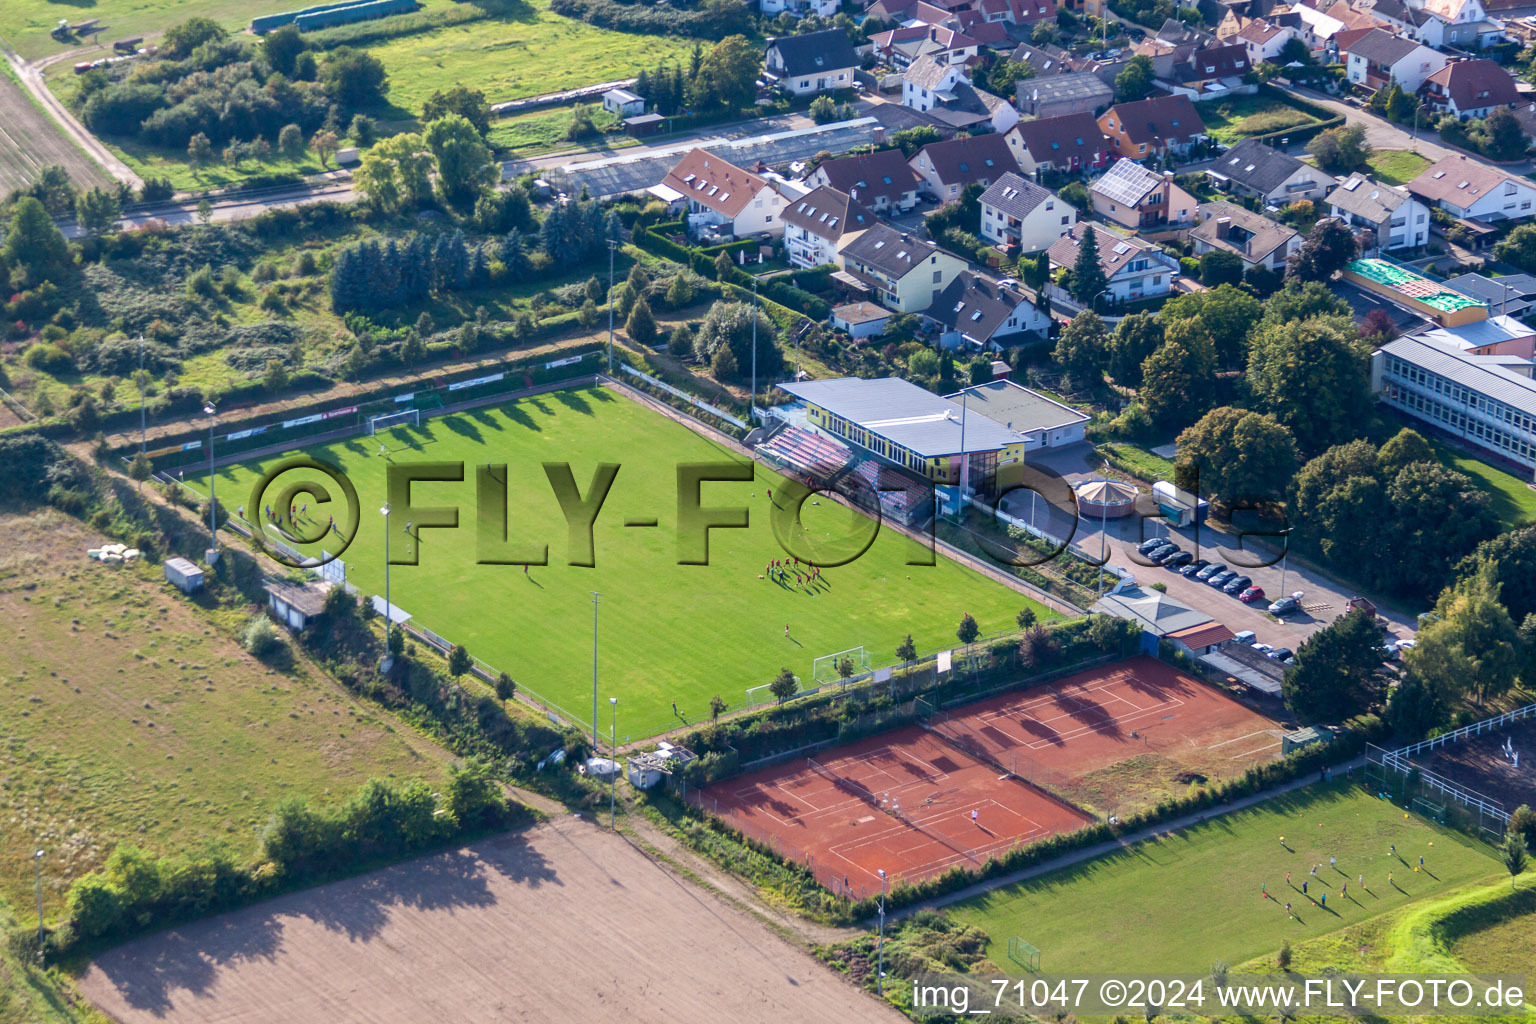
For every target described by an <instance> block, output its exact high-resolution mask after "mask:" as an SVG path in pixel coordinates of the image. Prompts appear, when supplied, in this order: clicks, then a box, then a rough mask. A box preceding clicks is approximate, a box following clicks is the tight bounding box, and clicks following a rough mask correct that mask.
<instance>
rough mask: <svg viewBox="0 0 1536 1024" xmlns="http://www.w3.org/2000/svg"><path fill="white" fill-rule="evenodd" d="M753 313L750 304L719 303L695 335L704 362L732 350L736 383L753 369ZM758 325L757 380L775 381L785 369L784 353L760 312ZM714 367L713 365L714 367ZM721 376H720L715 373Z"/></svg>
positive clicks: (769, 323) (698, 351)
mask: <svg viewBox="0 0 1536 1024" xmlns="http://www.w3.org/2000/svg"><path fill="white" fill-rule="evenodd" d="M753 315H754V314H753V310H752V305H751V303H747V302H724V301H721V302H716V303H715V304H714V305H712V306H710V307H709V312H708V313H705V314H704V321H703V323H701V324H700V325H699V329H698V332H697V333H696V334H695V335H694V339H693V349H694V353H695V355H696V356H697V357H698V358H699V360H700V361H701V362H702V361H704V360H715V359H717V358H718V356H717V353H718V352H719V350H720V349H721V348H722V347H724V348H729V349H730V350H731V362H732V363H733V364H734V366H735V368H736V369H735V371H734V373H733V374H730V375H728V377H729V379H736V378H737V377H739V376H740V375H741V374H744V373H750V372H751V369H752V335H753V328H752V325H753ZM756 323H757V376H758V380H759V381H764V380H772V379H775V378H777V377H778V374H779V373H780V372H781V371H782V370H783V369H784V353H783V351H782V350H781V349H780V348H779V344H778V340H777V338H776V333H775V330H774V326H773V321H771V320H769V319H768V318H767V317H766V316H765V315H763V314H762V313H761V312H758V313H757V314H756ZM712 365H713V363H712ZM716 376H717V377H718V376H719V373H718V372H717V373H716Z"/></svg>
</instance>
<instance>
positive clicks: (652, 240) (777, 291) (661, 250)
mask: <svg viewBox="0 0 1536 1024" xmlns="http://www.w3.org/2000/svg"><path fill="white" fill-rule="evenodd" d="M683 231H684V226H683V224H682V222H681V221H669V222H667V223H664V224H651V225H648V226H647V227H645V228H643V229H640V230H637V231H636V232H635V233H634V243H635V244H636V245H638V246H639V247H640V248H642V249H644V250H645V251H646V252H649V253H651V254H653V255H656V256H662V257H665V258H666V259H669V260H672V261H673V262H675V263H681V264H683V265H685V266H688V267H691V268H692V269H693V271H694V272H695V273H697V274H699V275H701V276H703V277H710V278H714V279H716V280H720V281H721V283H722V284H726V285H735V286H737V287H738V288H743V289H745V290H746V291H747V292H749V293H750V292H751V290H752V275H751V274H748V273H746V272H745V271H743V270H741V269H740V268H739V267H736V266H734V265H733V266H732V268H731V272H730V273H729V274H728V275H726V277H725V278H724V279H721V277H720V274H719V273H718V272H717V271H716V268H715V259H716V257H718V256H719V255H720V254H721V253H731V254H734V253H737V252H742V251H746V250H751V249H755V248H756V247H757V246H758V244H759V243H758V242H756V241H754V240H752V239H745V240H742V241H736V242H728V243H726V244H725V245H717V246H713V247H711V248H708V249H696V248H693V247H691V246H684V245H679V244H678V243H676V242H674V241H673V240H672V239H671V238H669V237H668V236H669V235H673V234H682V233H683ZM757 291H758V295H759V296H760V297H766V298H768V299H771V300H772V301H774V302H776V303H778V304H779V305H780V306H782V307H784V308H785V309H788V310H790V311H792V312H793V311H795V310H799V311H800V313H797V314H796V316H797V317H799V316H802V315H803V316H807V317H810V318H811V319H812V320H825V319H827V317H829V316H831V314H832V304H831V303H829V302H828V301H827V300H826V299H823V298H822V297H821V296H819V295H813V294H811V293H810V292H807V291H802V290H801V289H799V288H796V287H795V286H794V285H792V284H786V283H784V282H783V281H781V280H778V279H775V278H770V279H767V280H762V279H759V280H758V285H757ZM775 319H777V318H775Z"/></svg>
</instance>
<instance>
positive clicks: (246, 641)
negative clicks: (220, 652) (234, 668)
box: [240, 614, 287, 661]
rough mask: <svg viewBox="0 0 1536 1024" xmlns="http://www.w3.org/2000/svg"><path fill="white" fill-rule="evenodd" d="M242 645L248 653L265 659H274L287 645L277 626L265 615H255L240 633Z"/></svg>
mask: <svg viewBox="0 0 1536 1024" xmlns="http://www.w3.org/2000/svg"><path fill="white" fill-rule="evenodd" d="M240 646H242V647H244V648H245V650H246V653H247V654H249V655H251V656H252V657H255V658H260V659H261V660H263V661H268V660H270V659H272V658H273V657H274V656H275V655H276V654H277V652H278V650H279V649H280V648H282V647H285V646H287V645H286V644H284V642H283V638H282V637H281V636H279V635H278V632H277V627H276V626H274V625H272V620H271V619H269V618H267V617H266V616H265V615H260V614H258V615H253V616H251V620H250V621H249V622H247V623H246V625H245V629H244V630H242V631H241V633H240Z"/></svg>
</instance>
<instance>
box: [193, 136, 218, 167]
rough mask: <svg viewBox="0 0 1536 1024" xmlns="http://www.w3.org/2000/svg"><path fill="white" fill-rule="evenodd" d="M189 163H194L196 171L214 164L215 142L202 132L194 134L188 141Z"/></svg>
mask: <svg viewBox="0 0 1536 1024" xmlns="http://www.w3.org/2000/svg"><path fill="white" fill-rule="evenodd" d="M187 163H189V164H191V165H192V170H194V171H201V170H202V169H203V168H204V167H208V166H211V165H212V164H213V143H211V142H209V141H208V136H206V135H204V134H203V133H202V132H198V133H197V134H195V135H193V136H192V139H191V141H190V142H188V143H187Z"/></svg>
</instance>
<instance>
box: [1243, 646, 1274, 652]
mask: <svg viewBox="0 0 1536 1024" xmlns="http://www.w3.org/2000/svg"><path fill="white" fill-rule="evenodd" d="M1248 646H1249V647H1252V648H1253V649H1254V650H1256V651H1258V652H1259V653H1260V654H1268V653H1269V652H1270V651H1272V650H1274V648H1273V647H1271V646H1270V645H1269V644H1249V645H1248Z"/></svg>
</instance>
